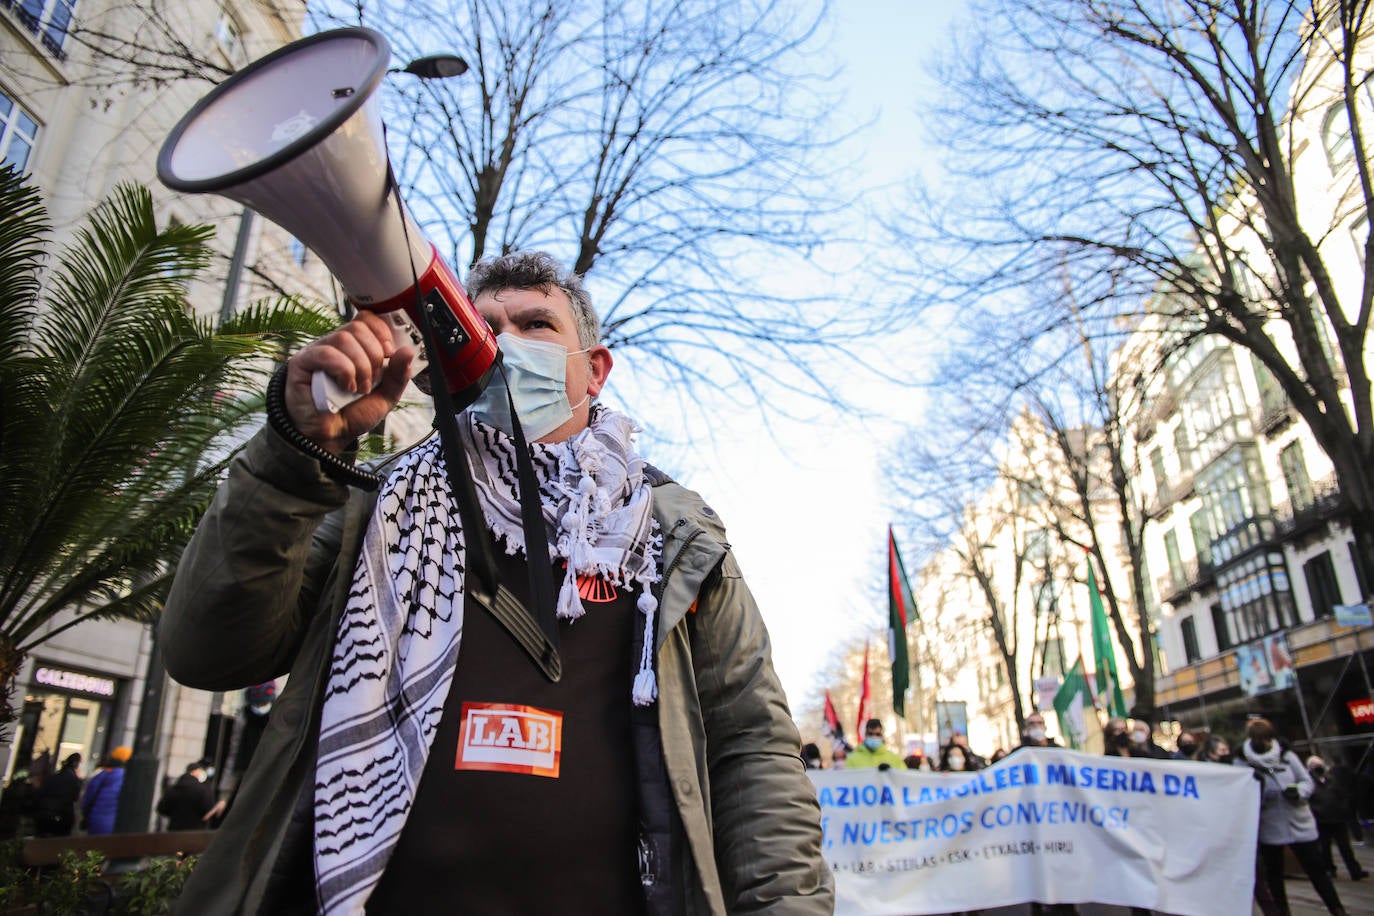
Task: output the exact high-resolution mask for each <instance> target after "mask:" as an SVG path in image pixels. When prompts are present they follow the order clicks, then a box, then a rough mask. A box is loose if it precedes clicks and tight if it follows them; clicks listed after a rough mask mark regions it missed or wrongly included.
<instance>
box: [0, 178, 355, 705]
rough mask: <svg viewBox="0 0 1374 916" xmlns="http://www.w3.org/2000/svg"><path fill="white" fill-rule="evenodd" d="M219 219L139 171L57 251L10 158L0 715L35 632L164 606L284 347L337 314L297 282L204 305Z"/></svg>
mask: <svg viewBox="0 0 1374 916" xmlns="http://www.w3.org/2000/svg"><path fill="white" fill-rule="evenodd" d="M210 232H211V231H210V229H209V228H208V227H204V226H171V227H168V228H166V229H163V230H159V229H158V228H157V225H156V221H155V218H154V213H153V205H152V195H151V194H150V193H149V192H148V190H147V189H146V188H142V187H137V186H131V185H126V186H121V187H119V188H118V189H116V190H115V191H114V193H113V194H112V195H111V196H110V197H109V198H108V199H106V200H105V201H104V202H103V203H101V204H100V205H99V206H98V207H97V208H96V209H95V211H94V212H93V213H92V214H91V216H90V217H89V218H88V219H87V221H86V223H85V225H84V226H83V227H82V229H81V231H80V232H79V233H78V235H77V237H76V239H75V241H74V242H73V243H72V244H71V245H70V246H69V247H68V248H67V250H65V251H64V252H62V253H61V255H60V257H58V258H57V259H56V261H55V262H53V263H51V264H49V263H48V257H47V252H46V234H47V225H46V213H45V211H44V209H43V207H42V204H41V203H40V201H39V198H38V194H37V192H36V191H35V190H34V189H33V188H32V187H30V186H28V185H27V184H26V183H25V182H24V181H23V179H22V178H21V177H20V176H19V175H17V174H16V173H14V172H13V171H12V170H8V169H6V170H4V171H0V723H3V722H4V721H8V720H9V719H10V718H12V712H11V710H10V708H9V703H8V697H9V691H10V689H11V687H12V686H13V683H14V679H15V678H16V676H17V675H18V673H19V669H20V666H21V665H22V663H23V660H24V658H25V656H26V654H27V653H28V652H29V651H31V650H32V649H33V647H34V646H36V645H38V644H39V643H41V642H43V641H44V640H46V639H49V638H51V637H52V636H54V635H56V634H57V633H59V632H62V631H63V630H65V629H67V628H69V627H72V626H75V625H77V624H79V623H81V622H82V621H85V620H90V619H92V618H105V619H109V618H124V619H130V620H138V621H150V620H153V619H155V618H156V616H157V614H158V612H159V611H160V609H161V606H162V601H163V597H164V595H165V593H166V589H167V586H168V584H169V581H170V578H171V573H172V570H173V568H174V566H175V560H176V557H177V555H178V553H179V552H180V549H181V547H182V545H183V544H184V543H185V541H186V540H187V538H188V537H189V535H190V532H191V530H192V528H193V526H194V525H195V523H196V520H197V519H198V518H199V517H200V515H201V513H202V511H203V510H204V508H205V507H206V505H207V504H208V503H209V500H210V497H211V495H212V494H213V492H214V490H215V487H216V484H217V483H218V480H219V478H220V475H221V472H222V471H223V469H224V466H225V464H226V462H227V461H228V459H229V458H230V457H231V456H232V453H233V451H234V450H235V448H236V446H237V444H238V443H239V442H241V441H242V439H243V438H244V434H245V432H246V428H245V427H246V424H248V423H250V422H252V421H253V420H254V419H255V417H254V415H255V413H256V412H257V409H258V407H259V406H260V400H261V396H260V394H258V393H257V392H260V391H261V390H262V388H263V384H262V381H263V377H264V375H265V374H266V373H267V372H269V371H270V370H271V368H272V363H273V360H274V359H275V358H280V356H281V355H282V352H283V350H284V349H285V348H288V347H290V346H293V345H295V344H296V343H297V342H299V341H302V340H305V339H309V338H312V337H316V336H319V335H320V334H322V333H324V332H325V331H327V330H329V329H331V328H332V327H333V326H334V325H335V324H336V323H337V317H336V316H334V315H332V314H330V313H329V312H326V311H325V310H323V309H316V308H312V307H309V306H306V305H305V304H303V303H301V302H299V301H297V300H294V299H291V298H283V299H280V300H277V301H275V302H270V303H262V304H258V305H255V306H253V307H251V308H249V309H247V310H245V311H243V312H242V313H240V314H238V315H236V316H234V317H233V318H232V319H229V320H227V321H225V322H223V323H221V324H220V325H219V326H217V327H216V326H213V325H212V324H211V323H209V322H208V321H206V320H204V319H201V318H198V317H196V316H194V315H193V314H192V313H191V310H190V308H189V307H188V305H187V301H186V289H187V285H188V283H189V282H190V281H191V280H192V279H193V278H194V277H195V276H196V274H197V272H198V271H200V270H202V269H203V268H204V267H205V265H206V263H207V261H208V257H209V250H208V249H207V247H206V242H207V240H208V239H209V237H210ZM59 617H60V619H59V620H56V621H55V618H59Z"/></svg>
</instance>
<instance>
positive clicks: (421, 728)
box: [160, 253, 834, 916]
mask: <svg viewBox="0 0 1374 916" xmlns="http://www.w3.org/2000/svg"><path fill="white" fill-rule="evenodd" d="M467 288H468V289H467V291H468V294H469V295H470V296H471V297H472V304H473V306H474V307H475V308H476V309H477V311H478V312H480V314H481V316H482V318H484V319H485V320H486V322H487V323H488V324H490V326H491V328H492V330H493V331H494V332H495V334H496V335H497V337H496V340H497V343H498V344H499V346H500V349H501V353H502V359H501V361H500V362H501V365H500V366H498V371H497V372H495V373H494V374H493V381H492V383H491V384H489V385H488V386H487V387H486V389H485V390H483V391H482V393H481V394H480V395H478V396H477V399H476V401H475V402H474V403H473V404H472V405H471V406H470V407H468V408H467V409H466V410H465V411H463V412H462V413H461V414H459V415H458V417H457V419H458V422H457V423H456V427H457V438H458V440H459V443H460V447H461V451H462V455H463V458H464V460H465V463H466V464H467V466H468V468H469V469H470V471H469V474H470V479H471V483H472V485H473V489H474V490H475V493H476V500H475V502H476V504H477V505H478V506H479V508H480V515H479V516H475V517H476V518H478V519H480V520H479V521H477V522H475V523H474V522H473V521H472V519H473V518H474V516H473V515H472V514H471V512H468V513H467V515H468V521H467V522H466V523H465V521H464V514H465V510H464V508H463V505H462V503H463V498H462V496H461V492H460V491H462V490H463V489H464V488H465V487H466V486H467V484H466V482H465V480H464V481H460V480H458V479H457V478H455V476H454V475H453V471H452V468H451V464H452V462H451V461H450V460H449V456H448V455H447V454H446V451H445V448H444V446H443V444H442V443H441V442H439V441H438V440H437V439H434V438H431V439H429V440H426V441H425V442H423V443H421V444H420V445H418V446H416V447H414V448H413V449H410V450H409V451H407V452H405V453H403V454H402V455H400V456H397V457H395V458H393V459H392V460H391V461H389V462H387V463H386V464H385V465H384V466H383V467H380V468H377V469H376V470H377V472H378V473H379V476H381V477H382V483H381V485H380V488H379V489H378V490H377V491H375V492H373V491H368V490H365V489H362V488H359V487H357V486H350V485H348V484H347V483H346V482H345V481H346V480H347V479H348V478H347V475H341V474H340V473H339V470H338V466H339V465H343V466H348V465H349V464H350V462H351V459H350V457H349V455H350V452H351V450H352V448H353V446H354V442H355V440H356V437H357V436H358V435H360V434H361V433H363V432H364V431H366V430H368V429H370V428H372V427H373V426H375V425H376V424H377V422H378V421H379V420H380V419H381V418H382V417H383V416H384V415H385V414H386V413H387V411H389V410H390V409H391V408H392V407H394V406H395V405H396V403H397V401H398V400H399V398H400V396H401V392H402V390H403V388H404V387H405V385H406V383H407V382H408V380H409V377H410V364H411V360H412V358H413V357H414V355H415V353H414V349H413V348H412V347H410V346H408V345H402V344H400V343H398V342H397V341H396V339H395V338H394V337H393V334H392V332H391V330H390V328H389V326H388V324H387V323H386V322H385V321H384V320H382V319H381V318H379V317H378V316H376V315H373V314H370V313H360V314H359V316H358V317H357V318H356V319H355V320H353V321H350V322H348V323H347V324H345V325H344V326H343V327H341V328H340V329H338V330H337V331H335V332H333V333H331V334H329V335H327V336H326V337H324V338H321V339H320V340H318V341H316V342H315V343H313V344H311V345H310V346H308V347H306V348H305V349H303V350H301V351H300V352H299V353H297V354H295V355H294V356H293V357H292V358H291V359H290V361H289V362H288V363H287V366H286V368H285V371H284V373H282V374H281V375H280V376H279V378H278V379H277V380H276V383H275V384H274V387H273V393H272V394H271V397H272V398H273V399H274V401H275V404H274V410H275V414H274V416H275V417H276V419H275V420H274V421H273V422H272V423H271V424H270V425H269V426H268V428H266V429H264V430H262V431H261V432H260V433H258V434H257V436H255V437H254V439H253V440H251V441H250V442H249V443H248V445H247V446H246V448H245V449H244V450H243V452H242V453H241V454H240V455H239V456H238V457H237V458H236V459H235V461H234V463H233V466H232V467H231V469H230V472H229V476H228V479H227V481H226V482H225V484H224V485H223V487H222V488H221V490H220V492H219V494H218V495H217V496H216V499H215V501H214V504H213V505H212V507H211V509H210V510H209V512H208V514H207V515H206V517H205V518H204V520H203V521H202V522H201V524H200V526H199V528H198V530H197V532H196V534H195V536H194V538H193V539H192V541H191V543H190V545H189V546H188V547H187V549H186V552H185V554H184V556H183V559H182V561H181V566H180V568H179V569H178V572H177V576H176V581H175V583H174V584H173V587H172V591H171V594H170V596H169V598H168V602H167V607H166V610H165V612H164V615H163V620H162V624H161V631H160V634H161V645H162V648H163V651H164V652H165V655H166V664H167V669H168V671H169V672H170V673H171V674H172V676H173V677H175V678H176V679H177V680H179V681H181V682H182V683H184V684H187V685H190V686H193V687H198V688H201V689H206V690H227V689H232V688H236V687H241V686H244V685H247V684H257V683H261V682H264V681H267V680H270V679H272V678H275V677H278V676H280V675H281V674H283V673H289V674H290V675H291V676H290V678H289V680H288V681H287V684H286V687H285V689H284V690H283V691H282V693H281V694H280V696H279V698H278V700H277V704H276V707H275V709H274V711H273V715H272V717H271V719H270V720H269V724H268V726H267V731H266V733H265V734H264V735H263V737H262V739H261V743H260V744H259V746H258V750H257V753H256V754H255V755H254V758H253V762H252V765H251V768H250V769H249V771H248V773H247V774H245V776H244V777H243V780H242V783H241V785H240V789H239V795H238V797H237V800H236V802H235V805H234V807H233V809H232V810H231V812H230V814H229V816H228V818H227V819H226V821H225V823H224V825H223V827H222V828H221V830H220V831H219V834H218V836H217V837H216V839H215V841H214V843H212V845H211V847H210V848H209V850H207V852H206V853H205V855H204V856H203V857H202V858H201V860H200V862H199V864H198V865H197V866H196V869H195V871H194V872H193V873H192V875H191V877H190V879H189V881H188V883H187V885H186V890H185V892H184V894H183V896H182V898H181V900H180V901H179V902H178V905H177V909H176V912H183V913H195V914H197V916H201V914H217V913H225V914H228V913H295V912H322V913H362V912H373V913H392V912H414V913H431V912H434V913H437V912H458V913H484V914H485V913H503V914H504V913H548V912H558V913H572V914H577V913H587V914H591V913H596V914H629V913H635V914H660V913H662V914H669V913H673V914H677V913H687V914H697V913H701V914H726V913H739V912H761V911H764V910H767V911H768V912H776V913H784V912H785V913H789V914H809V913H817V914H820V913H830V912H831V911H832V910H833V905H834V900H833V891H834V888H833V879H832V877H831V875H830V872H829V870H828V868H827V866H826V865H825V863H824V861H823V860H822V857H821V851H820V848H821V847H820V844H821V832H820V826H819V808H818V806H817V804H816V799H815V794H814V790H813V788H812V786H811V783H810V781H809V780H808V779H807V777H806V775H805V771H804V767H803V764H802V761H801V759H800V758H799V757H798V756H797V755H798V749H799V746H800V739H799V736H798V734H797V731H796V728H795V726H794V725H793V723H792V720H791V718H790V716H789V714H788V710H787V704H786V700H785V697H784V695H783V691H782V688H781V686H780V684H779V682H778V679H777V677H776V675H775V673H774V671H773V668H772V664H771V661H770V659H769V640H768V634H767V632H766V630H765V627H764V624H763V621H762V619H761V617H760V615H759V612H758V609H757V607H756V605H755V603H754V600H753V598H752V596H751V595H750V593H749V590H748V588H747V587H746V586H745V584H744V582H743V580H742V578H741V576H740V572H739V568H738V566H737V564H736V562H735V559H734V557H733V555H732V554H731V552H730V549H729V545H728V544H727V543H726V541H725V530H724V528H723V526H722V525H721V523H720V521H719V519H718V518H717V517H716V515H715V513H714V512H713V511H712V510H711V509H710V508H709V507H708V506H707V505H706V504H705V503H704V502H703V501H702V500H701V498H700V497H699V496H697V495H696V494H695V493H692V492H691V491H689V490H686V489H684V488H683V487H681V486H679V485H678V484H676V483H675V482H673V481H671V480H669V479H668V478H667V477H666V476H665V475H663V474H662V473H661V472H659V471H657V470H656V469H654V468H653V467H652V466H650V465H648V464H646V463H645V461H644V460H643V459H642V458H641V457H640V456H639V454H638V453H637V452H636V449H635V444H634V441H633V433H634V432H635V425H634V423H633V422H632V421H631V420H630V419H629V418H627V417H626V416H624V415H623V414H620V413H618V412H616V411H614V410H611V409H609V408H606V407H604V406H602V405H600V404H598V403H596V399H597V397H598V395H599V394H600V393H601V391H602V389H603V387H604V385H605V384H606V380H607V377H608V375H609V373H610V370H611V365H612V359H611V354H610V351H609V350H607V349H606V347H605V346H604V345H602V344H601V342H600V339H599V335H600V328H599V322H598V319H597V317H596V313H595V311H594V310H593V308H592V306H591V303H590V301H589V298H588V296H587V293H586V291H585V289H584V287H583V285H582V283H581V280H580V279H579V278H578V277H576V276H575V275H572V274H570V273H568V272H567V271H565V270H564V269H563V268H562V267H560V266H559V265H558V264H557V263H556V262H555V261H554V260H553V259H552V258H550V257H548V256H547V255H543V254H539V253H521V254H515V255H509V256H505V257H501V258H497V259H494V260H488V261H483V262H480V263H479V264H477V265H476V266H475V267H474V268H473V270H472V272H471V275H470V276H469V278H468V282H467ZM317 372H323V373H325V374H326V375H327V376H328V377H329V379H330V380H331V381H332V382H333V383H334V384H335V385H336V386H338V387H339V388H341V389H343V390H344V391H346V392H349V393H362V397H360V398H358V399H357V400H355V401H353V402H352V403H351V404H348V405H347V406H345V407H343V408H342V410H340V411H339V412H338V413H337V414H334V413H330V412H328V411H321V410H320V409H319V407H318V405H317V402H316V399H315V398H314V397H313V396H312V376H313V375H314V374H315V373H317ZM512 405H513V408H514V412H515V418H517V419H518V421H519V422H518V423H516V422H515V421H514V420H513V419H512V417H511V407H512ZM521 430H523V438H524V439H528V440H529V445H528V454H529V456H530V458H531V459H532V462H530V463H532V465H533V473H534V476H535V477H536V483H537V491H538V494H539V496H538V499H537V502H538V503H539V505H538V507H537V511H538V515H539V517H541V518H542V527H543V528H544V529H545V531H546V533H547V544H546V545H545V548H546V549H547V554H548V557H549V559H548V561H547V563H548V567H549V568H550V569H551V570H552V573H553V578H554V580H555V582H556V585H555V586H554V589H553V595H554V597H553V602H552V603H553V604H554V607H555V615H554V616H555V617H556V625H555V626H556V633H552V634H548V635H549V641H550V644H551V645H546V644H545V643H544V642H542V641H541V638H540V632H539V625H536V624H529V625H525V624H524V623H523V621H526V620H527V618H523V617H522V616H521V614H520V613H519V612H515V611H511V610H510V606H511V605H512V602H513V604H514V605H515V606H519V605H520V604H522V603H523V604H526V605H530V604H535V605H537V604H538V597H537V595H533V594H531V592H532V591H535V590H536V586H534V585H533V584H527V582H528V576H527V573H528V572H529V567H530V566H531V565H532V564H535V563H536V561H535V560H534V559H532V558H533V557H536V556H537V555H538V552H539V551H537V550H534V549H533V547H532V546H531V545H527V543H526V540H525V532H526V531H529V530H537V529H538V527H539V526H536V527H535V528H534V529H532V528H531V527H530V526H529V525H528V524H526V523H525V522H526V521H527V520H524V519H522V512H525V511H527V510H528V509H529V508H530V507H529V506H526V505H522V503H521V499H520V493H521V487H520V482H519V480H518V477H519V475H520V472H519V471H518V469H517V463H518V462H517V460H516V459H517V457H518V453H519V452H520V451H523V450H524V449H522V447H521V441H522V440H521V432H520V431H521ZM479 545H486V546H493V547H494V548H495V549H494V550H491V551H490V553H491V554H492V555H493V556H494V558H495V559H494V560H493V561H492V563H493V564H494V569H495V575H496V578H497V580H498V581H499V583H500V591H501V592H502V593H503V594H504V593H505V592H506V591H509V592H510V593H511V594H512V595H513V598H512V601H507V602H505V603H504V604H503V603H502V601H501V600H500V599H493V597H492V590H491V589H490V588H488V587H487V586H486V585H484V584H483V582H482V581H479V580H481V579H482V576H480V575H479V574H478V564H479V563H481V562H486V561H484V560H482V559H481V556H480V554H481V551H480V550H479ZM527 548H529V549H527ZM538 562H539V563H542V562H543V561H538ZM540 646H544V647H545V648H544V649H543V650H541V649H540V648H539V647H540Z"/></svg>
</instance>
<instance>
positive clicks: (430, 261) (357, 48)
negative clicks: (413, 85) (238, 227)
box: [157, 28, 497, 411]
mask: <svg viewBox="0 0 1374 916" xmlns="http://www.w3.org/2000/svg"><path fill="white" fill-rule="evenodd" d="M390 60H391V45H390V44H389V43H388V42H387V40H386V38H385V37H384V36H382V35H381V34H380V33H379V32H375V31H373V30H372V29H365V28H346V29H335V30H332V31H328V32H320V33H318V34H315V35H310V36H308V37H306V38H302V39H300V40H298V41H294V42H292V43H291V44H288V45H285V46H284V47H282V48H279V49H277V50H276V51H274V52H272V53H271V54H268V55H267V56H266V57H263V58H260V59H259V60H256V61H254V62H253V63H251V64H249V65H248V66H247V67H245V68H244V69H242V70H240V71H239V72H237V73H235V74H234V75H233V76H231V77H229V78H228V79H227V80H225V81H224V82H223V83H220V84H219V85H218V86H216V87H215V88H214V89H213V90H211V91H210V93H209V94H208V95H206V96H205V97H204V98H203V99H201V100H200V101H199V102H197V103H196V105H195V106H194V107H193V108H192V109H191V110H190V111H189V112H187V114H186V116H185V117H183V118H182V119H181V121H180V122H179V123H178V124H177V126H176V127H175V128H173V130H172V132H171V134H170V135H169V136H168V137H167V140H166V142H165V143H164V144H163V145H162V151H161V152H160V153H159V154H158V159H157V174H158V178H160V179H161V180H162V182H163V184H165V185H167V186H168V187H169V188H172V189H173V190H176V191H183V192H190V193H214V194H219V195H222V196H224V197H228V198H229V199H231V200H234V201H237V202H239V203H241V204H243V205H244V206H246V207H249V208H250V209H252V210H255V211H257V212H258V213H260V214H262V215H263V216H264V217H266V218H267V219H269V220H271V221H272V222H274V223H276V224H277V225H279V226H281V227H282V228H283V229H285V230H286V231H287V232H290V233H291V234H292V235H293V236H295V237H296V238H297V239H298V240H300V241H301V242H302V243H304V244H305V245H307V246H308V247H309V248H310V249H311V250H312V251H314V252H315V253H316V254H317V255H319V257H320V260H321V261H323V262H324V264H325V266H326V267H328V268H329V270H330V272H331V273H333V274H334V276H335V277H337V278H338V280H339V283H340V284H341V285H342V286H343V289H344V292H345V293H346V294H347V296H348V298H349V300H350V301H352V302H353V304H354V305H355V306H357V307H358V308H360V309H367V310H368V311H372V312H376V313H378V314H379V315H381V316H382V317H383V318H384V319H386V320H387V322H388V323H389V324H390V325H391V327H392V333H393V334H394V335H395V337H396V339H397V342H398V343H400V344H414V345H415V346H416V349H417V354H418V355H417V361H416V363H415V371H416V372H417V373H418V372H419V370H420V369H421V368H423V366H424V365H425V362H424V355H425V348H424V345H423V338H422V336H421V334H420V330H419V328H421V327H423V326H424V323H423V321H422V319H421V316H420V314H419V310H420V309H424V312H425V315H426V316H427V317H428V319H429V324H430V326H431V327H432V328H433V329H434V334H435V338H436V339H435V342H436V343H437V346H438V351H437V352H438V356H439V360H440V363H441V366H442V368H443V371H444V377H445V379H446V380H447V382H448V389H449V391H450V392H451V393H452V395H453V399H454V406H455V407H456V408H460V409H461V408H462V407H466V406H467V405H468V404H470V403H472V401H473V400H475V399H476V397H477V395H478V394H480V393H481V391H482V389H483V388H484V387H486V383H487V380H488V379H489V378H490V376H491V373H492V370H493V368H494V366H495V364H496V358H497V347H496V336H495V334H493V333H492V330H491V328H490V327H489V326H488V325H487V323H486V322H485V321H483V320H482V316H481V315H479V314H478V312H477V310H476V309H474V308H473V307H472V303H471V302H470V301H469V300H468V297H467V294H466V293H465V292H464V291H463V287H462V285H461V284H460V283H459V282H458V278H457V277H456V276H454V273H453V270H452V269H451V268H450V267H449V266H448V264H447V262H445V261H444V259H443V258H442V257H441V256H440V255H439V253H438V250H437V249H436V248H435V246H434V243H433V242H431V241H430V240H429V238H428V237H427V236H426V235H425V234H424V232H423V231H422V230H421V229H420V227H419V226H418V225H417V224H416V222H415V220H414V219H413V218H412V217H411V215H410V213H409V212H408V210H407V209H406V207H405V205H404V203H403V202H402V201H401V199H400V197H399V194H398V192H397V189H396V186H395V182H394V181H393V180H392V177H391V168H390V162H389V160H388V158H387V151H386V142H385V137H384V135H383V132H382V119H381V114H380V111H379V99H378V96H377V94H376V90H377V87H378V86H379V85H380V84H381V81H382V77H383V76H385V74H386V72H387V65H388V63H389V62H390ZM312 381H313V390H314V395H315V404H316V406H317V407H318V408H319V409H320V410H333V411H338V410H340V409H342V408H343V406H344V405H346V404H347V403H349V402H350V401H352V400H354V399H356V398H357V397H359V396H360V395H358V394H350V393H348V392H346V391H344V390H343V389H341V388H339V387H338V386H337V385H335V384H334V382H333V381H332V380H330V379H329V378H328V377H327V376H326V375H325V374H324V373H323V372H317V373H315V377H314V379H313V380H312Z"/></svg>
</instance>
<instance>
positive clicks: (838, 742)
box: [821, 690, 849, 753]
mask: <svg viewBox="0 0 1374 916" xmlns="http://www.w3.org/2000/svg"><path fill="white" fill-rule="evenodd" d="M821 737H822V738H829V739H830V749H831V750H832V751H844V752H845V753H848V752H849V742H847V741H845V740H844V726H843V725H841V724H840V716H839V713H837V712H835V704H834V703H832V702H830V691H829V690H827V691H826V692H825V721H824V722H823V723H821Z"/></svg>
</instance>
